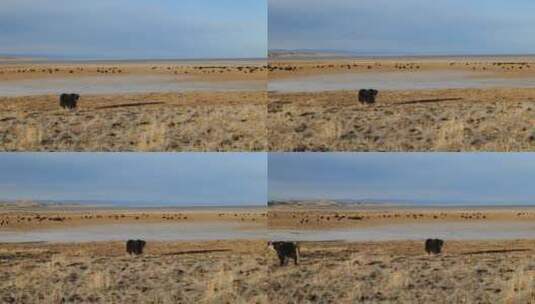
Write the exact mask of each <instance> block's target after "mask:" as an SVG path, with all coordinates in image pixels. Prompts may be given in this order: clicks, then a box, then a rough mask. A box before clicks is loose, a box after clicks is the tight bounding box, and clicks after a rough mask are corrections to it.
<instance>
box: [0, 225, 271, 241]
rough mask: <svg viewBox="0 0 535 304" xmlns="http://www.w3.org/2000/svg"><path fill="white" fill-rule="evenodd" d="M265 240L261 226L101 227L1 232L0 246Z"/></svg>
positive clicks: (262, 226)
mask: <svg viewBox="0 0 535 304" xmlns="http://www.w3.org/2000/svg"><path fill="white" fill-rule="evenodd" d="M133 238H140V239H145V240H152V241H191V240H201V241H204V240H227V239H265V238H267V230H266V228H265V226H264V225H258V224H257V225H251V224H241V223H226V222H202V223H140V224H104V225H94V226H80V227H69V228H52V229H41V230H34V231H0V242H7V243H9V242H91V241H121V240H127V239H133Z"/></svg>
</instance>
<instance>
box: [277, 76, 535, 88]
mask: <svg viewBox="0 0 535 304" xmlns="http://www.w3.org/2000/svg"><path fill="white" fill-rule="evenodd" d="M491 87H513V88H521V87H523V88H525V87H535V75H534V76H533V77H522V78H520V77H519V78H504V77H498V76H494V75H492V74H482V73H476V72H463V71H420V72H366V73H339V74H325V75H313V76H298V77H291V78H284V79H276V80H270V81H269V84H268V90H270V91H277V92H282V93H291V92H321V91H336V90H358V89H362V88H375V89H378V90H424V89H463V88H491Z"/></svg>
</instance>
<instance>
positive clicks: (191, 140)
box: [0, 62, 267, 151]
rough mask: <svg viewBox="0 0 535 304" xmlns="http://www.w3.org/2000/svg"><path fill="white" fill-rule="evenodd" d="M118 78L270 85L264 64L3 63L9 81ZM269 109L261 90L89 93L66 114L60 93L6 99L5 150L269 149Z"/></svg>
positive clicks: (1, 100)
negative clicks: (61, 103)
mask: <svg viewBox="0 0 535 304" xmlns="http://www.w3.org/2000/svg"><path fill="white" fill-rule="evenodd" d="M117 75H120V76H128V75H133V76H136V75H140V76H159V75H160V76H161V75H164V76H173V77H175V76H176V77H177V81H180V79H182V78H183V79H184V80H185V81H202V82H206V83H210V82H225V81H265V79H266V67H265V66H264V65H262V64H261V63H259V62H243V63H240V62H202V63H190V64H174V63H165V62H163V63H162V62H157V63H150V62H149V63H107V64H106V63H98V64H97V63H84V64H82V63H80V64H74V63H70V64H59V63H48V64H47V63H39V64H33V63H25V64H3V65H0V81H1V82H5V83H9V82H10V81H18V80H40V79H43V80H46V79H77V78H80V77H87V76H98V77H102V79H106V77H112V76H117ZM181 77H182V78H181ZM80 79H82V78H80ZM69 93H70V92H69ZM0 95H1V92H0ZM266 104H267V97H266V92H265V91H263V90H260V91H258V90H256V91H255V90H254V89H253V90H252V91H246V92H243V91H242V92H231V91H219V92H218V91H215V92H202V91H198V92H187V93H165V92H154V93H132V94H122V93H117V94H104V95H102V94H100V95H95V94H88V95H82V96H81V99H80V101H79V109H78V110H76V111H68V110H63V109H61V108H60V107H59V97H58V96H56V95H40V96H29V97H0V150H3V151H261V150H265V149H266V147H267V139H266V126H265V123H266Z"/></svg>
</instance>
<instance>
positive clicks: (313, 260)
mask: <svg viewBox="0 0 535 304" xmlns="http://www.w3.org/2000/svg"><path fill="white" fill-rule="evenodd" d="M300 247H301V248H300V251H301V259H300V263H299V265H298V266H294V265H293V264H290V265H288V266H284V267H280V266H278V260H277V258H276V255H275V253H274V252H273V251H272V250H270V249H269V248H268V247H267V246H266V243H265V242H263V241H212V242H166V243H164V242H149V243H148V245H147V247H146V250H145V254H144V255H143V256H140V257H130V256H127V255H126V254H125V252H124V244H123V243H119V242H105V243H83V244H74V243H72V244H36V243H32V244H0V266H1V267H0V278H2V279H1V280H0V299H1V301H2V302H4V303H533V301H535V285H534V284H535V282H534V277H535V273H534V272H535V264H534V261H533V258H532V257H533V254H534V249H535V241H533V240H516V241H464V242H455V241H452V242H448V243H447V244H446V246H445V248H444V253H443V254H442V255H440V256H427V255H426V254H424V252H423V244H421V242H413V241H397V242H365V243H342V242H328V243H301V244H300Z"/></svg>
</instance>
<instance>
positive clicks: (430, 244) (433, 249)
mask: <svg viewBox="0 0 535 304" xmlns="http://www.w3.org/2000/svg"><path fill="white" fill-rule="evenodd" d="M442 246H444V241H443V240H440V239H427V240H425V252H427V254H431V253H433V254H439V253H440V252H441V251H442Z"/></svg>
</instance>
